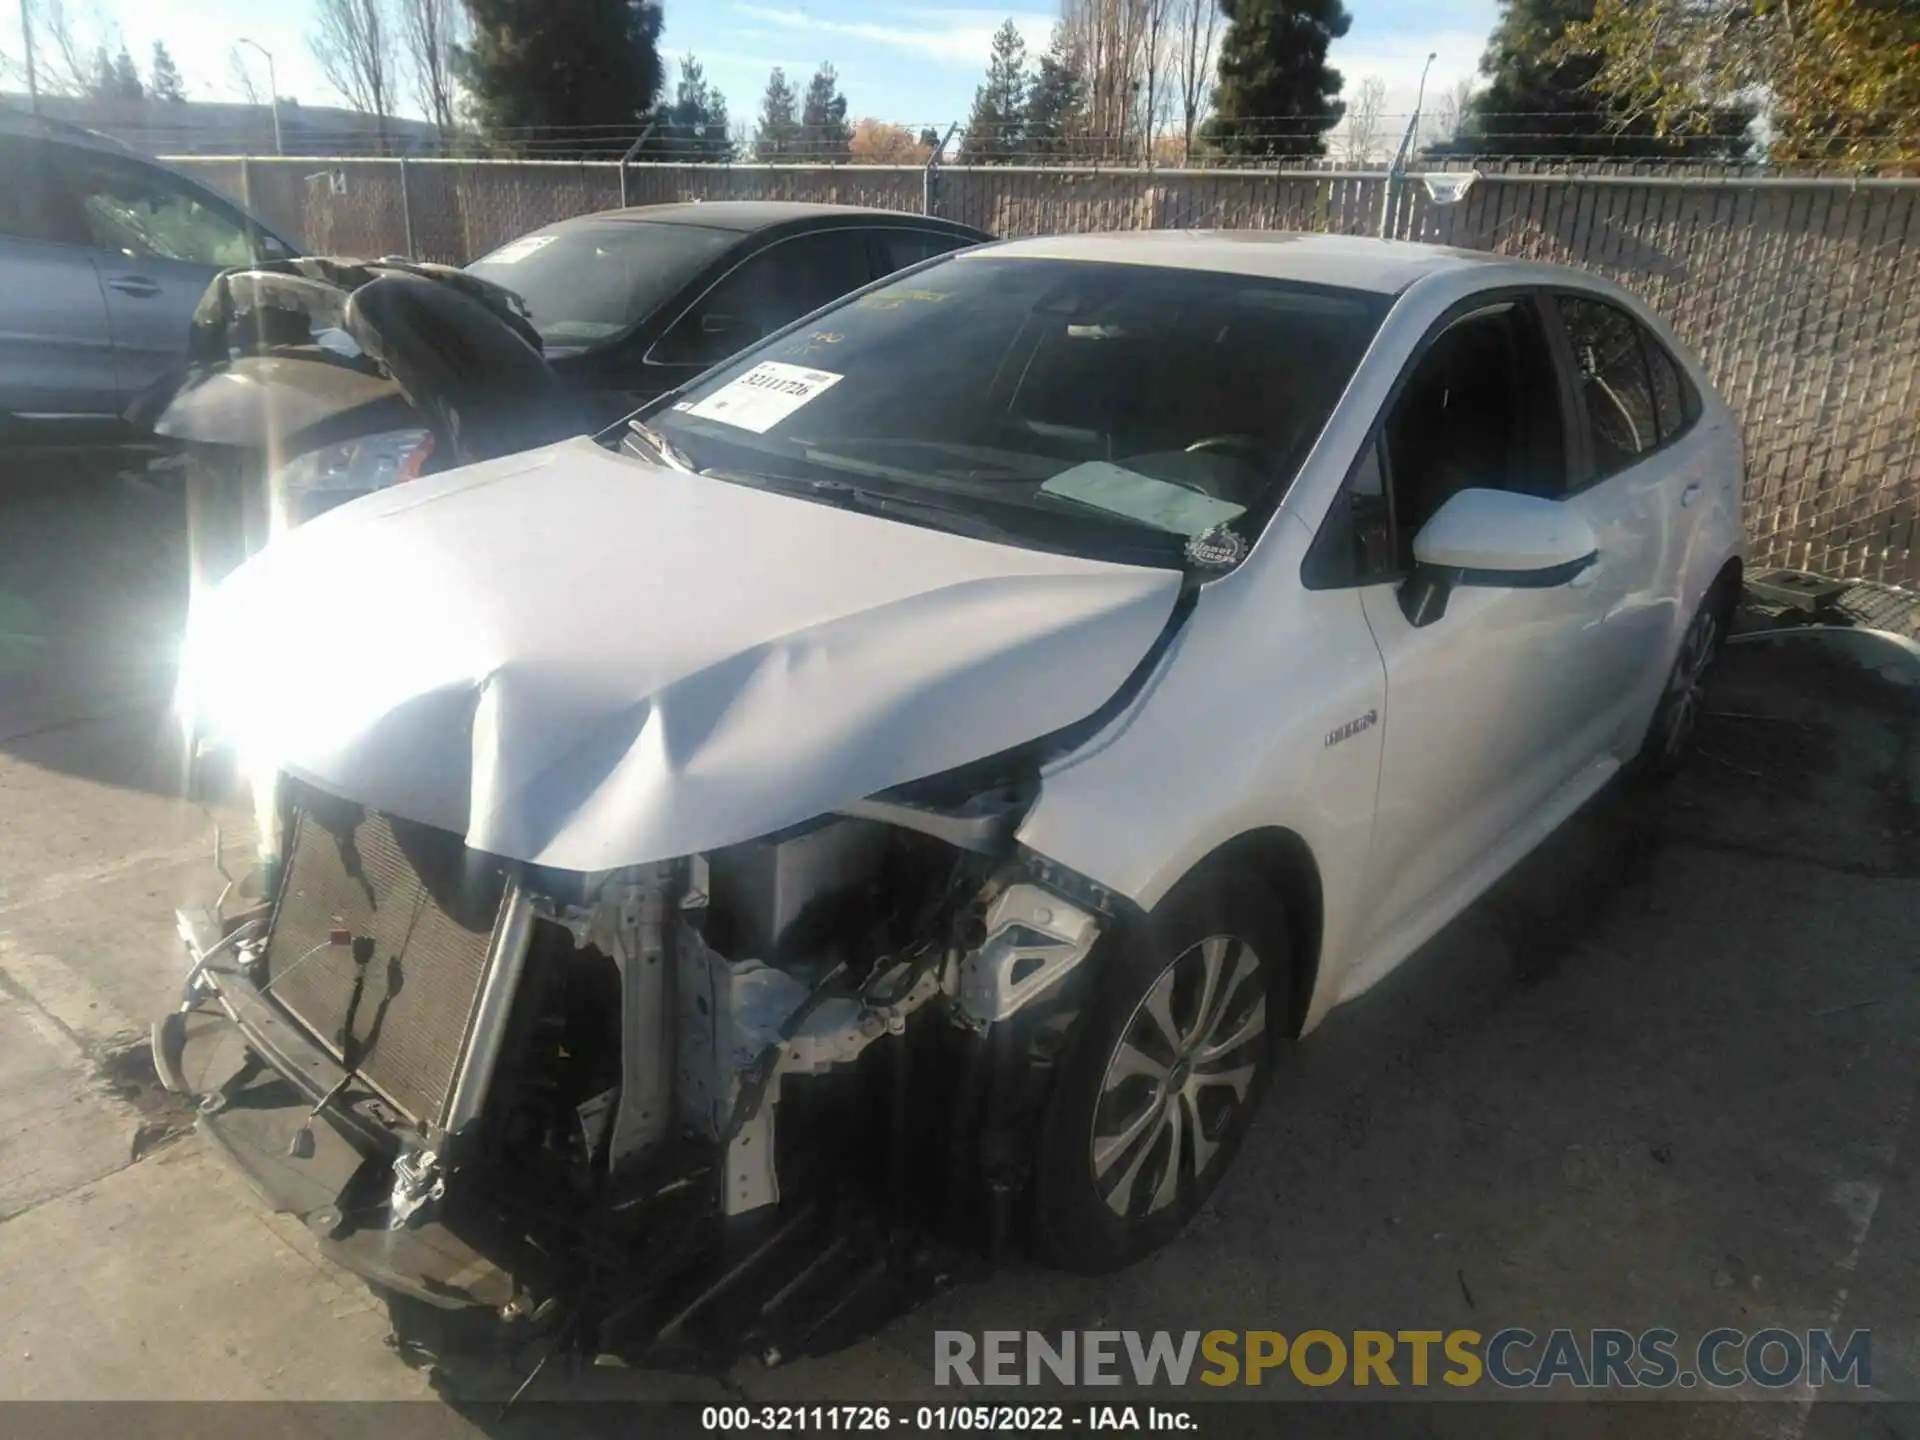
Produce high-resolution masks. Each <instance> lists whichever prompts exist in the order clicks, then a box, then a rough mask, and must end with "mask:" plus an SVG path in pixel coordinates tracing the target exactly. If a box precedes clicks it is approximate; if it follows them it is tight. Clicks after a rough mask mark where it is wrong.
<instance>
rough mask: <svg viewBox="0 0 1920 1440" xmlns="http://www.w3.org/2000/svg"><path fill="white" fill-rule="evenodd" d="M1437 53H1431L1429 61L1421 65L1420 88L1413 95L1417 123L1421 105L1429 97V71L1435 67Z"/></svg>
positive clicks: (1414, 117) (1414, 116)
mask: <svg viewBox="0 0 1920 1440" xmlns="http://www.w3.org/2000/svg"><path fill="white" fill-rule="evenodd" d="M1436 55H1437V52H1431V53H1429V54H1428V56H1427V63H1426V64H1425V65H1422V66H1421V67H1420V88H1419V89H1418V90H1417V91H1415V92H1414V96H1413V123H1414V124H1415V125H1418V124H1419V123H1420V107H1421V104H1422V102H1424V101H1425V100H1426V98H1427V71H1429V70H1431V69H1433V62H1434V59H1435V58H1436Z"/></svg>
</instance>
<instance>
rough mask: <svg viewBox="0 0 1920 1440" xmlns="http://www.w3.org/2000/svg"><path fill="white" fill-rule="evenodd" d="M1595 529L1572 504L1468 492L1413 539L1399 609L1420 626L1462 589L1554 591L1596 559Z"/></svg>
mask: <svg viewBox="0 0 1920 1440" xmlns="http://www.w3.org/2000/svg"><path fill="white" fill-rule="evenodd" d="M1599 549H1600V542H1599V541H1598V540H1597V539H1596V538H1595V536H1594V533H1593V527H1592V526H1590V525H1589V524H1587V522H1586V520H1585V519H1584V518H1583V517H1582V516H1581V515H1580V514H1579V512H1578V511H1576V510H1573V509H1572V508H1570V507H1569V506H1566V505H1563V504H1561V503H1560V502H1559V501H1557V500H1543V499H1541V498H1540V497H1539V496H1537V495H1518V494H1515V493H1513V492H1512V491H1508V490H1462V491H1460V492H1459V493H1457V494H1456V495H1454V496H1453V497H1452V498H1451V499H1450V500H1448V501H1447V502H1446V503H1445V504H1444V505H1442V506H1441V507H1440V508H1439V510H1438V511H1436V512H1435V513H1434V516H1433V518H1432V519H1431V520H1429V521H1427V523H1426V524H1425V525H1423V526H1422V527H1421V528H1420V533H1419V534H1417V535H1415V536H1414V537H1413V560H1414V569H1413V574H1411V575H1409V576H1408V577H1407V579H1406V583H1404V584H1403V585H1402V586H1401V587H1400V608H1401V610H1402V611H1403V612H1404V613H1405V614H1406V617H1407V620H1408V621H1409V622H1410V623H1411V624H1414V625H1430V624H1432V623H1433V622H1434V621H1435V620H1438V619H1439V618H1440V617H1441V616H1442V615H1444V614H1445V613H1446V609H1447V596H1448V595H1449V594H1450V593H1451V592H1452V591H1453V589H1454V588H1455V587H1456V586H1460V585H1481V586H1494V587H1503V588H1507V589H1551V588H1552V587H1554V586H1558V585H1565V584H1568V583H1569V582H1570V581H1572V580H1573V579H1574V577H1576V576H1577V575H1579V574H1580V573H1581V572H1582V571H1583V570H1585V569H1587V567H1588V566H1590V565H1592V564H1593V563H1594V561H1595V559H1597V558H1598V554H1599Z"/></svg>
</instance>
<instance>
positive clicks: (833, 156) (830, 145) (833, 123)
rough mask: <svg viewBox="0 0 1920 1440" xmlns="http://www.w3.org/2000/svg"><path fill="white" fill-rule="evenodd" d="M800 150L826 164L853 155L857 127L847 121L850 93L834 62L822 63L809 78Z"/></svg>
mask: <svg viewBox="0 0 1920 1440" xmlns="http://www.w3.org/2000/svg"><path fill="white" fill-rule="evenodd" d="M800 154H801V156H802V157H803V158H805V159H807V160H812V161H817V162H819V163H821V164H826V165H837V164H844V163H845V162H846V161H848V160H850V159H852V158H853V131H852V130H851V129H850V128H849V127H848V125H847V97H846V96H844V95H842V94H841V93H840V79H839V77H838V76H837V75H835V74H834V73H833V66H831V65H827V64H822V65H821V66H820V68H819V69H818V70H816V71H814V72H813V79H811V80H810V81H808V82H807V98H806V100H805V102H804V103H803V104H802V105H801V107H800Z"/></svg>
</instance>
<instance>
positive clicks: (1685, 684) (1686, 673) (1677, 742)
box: [1661, 606, 1720, 763]
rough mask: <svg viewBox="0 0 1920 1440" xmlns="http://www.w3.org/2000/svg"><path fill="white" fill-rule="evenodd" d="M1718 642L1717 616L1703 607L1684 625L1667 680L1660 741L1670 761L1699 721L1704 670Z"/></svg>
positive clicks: (1678, 756) (1683, 748)
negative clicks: (1678, 652)
mask: <svg viewBox="0 0 1920 1440" xmlns="http://www.w3.org/2000/svg"><path fill="white" fill-rule="evenodd" d="M1719 645H1720V617H1719V616H1718V615H1717V614H1716V613H1715V612H1714V611H1713V609H1712V608H1711V607H1710V606H1708V607H1703V608H1702V609H1701V611H1700V613H1699V614H1698V615H1696V616H1694V617H1693V624H1692V625H1690V626H1688V627H1687V634H1686V638H1685V639H1684V640H1682V641H1681V642H1680V654H1679V657H1678V658H1677V659H1675V661H1674V662H1673V674H1672V675H1671V676H1669V677H1668V679H1667V696H1666V716H1667V726H1666V734H1665V735H1664V736H1662V737H1661V741H1662V748H1663V750H1664V751H1665V753H1666V758H1667V760H1668V761H1669V762H1670V763H1671V762H1673V761H1677V760H1679V759H1680V757H1681V755H1682V754H1683V753H1684V752H1685V750H1686V748H1687V742H1688V741H1689V740H1691V739H1692V738H1693V732H1694V728H1695V727H1696V726H1697V725H1698V724H1699V723H1700V710H1701V706H1702V703H1703V701H1704V697H1705V694H1706V683H1707V672H1708V671H1709V670H1710V669H1712V667H1713V658H1714V654H1715V652H1716V651H1717V650H1718V649H1719Z"/></svg>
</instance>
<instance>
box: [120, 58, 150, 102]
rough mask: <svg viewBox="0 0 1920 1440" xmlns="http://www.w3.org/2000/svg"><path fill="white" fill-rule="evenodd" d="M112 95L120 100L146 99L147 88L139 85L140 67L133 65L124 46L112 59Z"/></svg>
mask: <svg viewBox="0 0 1920 1440" xmlns="http://www.w3.org/2000/svg"><path fill="white" fill-rule="evenodd" d="M113 93H114V94H115V95H116V96H118V97H119V98H120V99H122V100H144V99H146V98H147V87H146V86H144V85H142V84H141V83H140V67H139V66H138V65H135V64H134V63H133V56H131V55H129V54H128V53H127V47H126V46H124V45H122V46H121V47H120V53H119V54H118V55H116V56H114V57H113Z"/></svg>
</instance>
